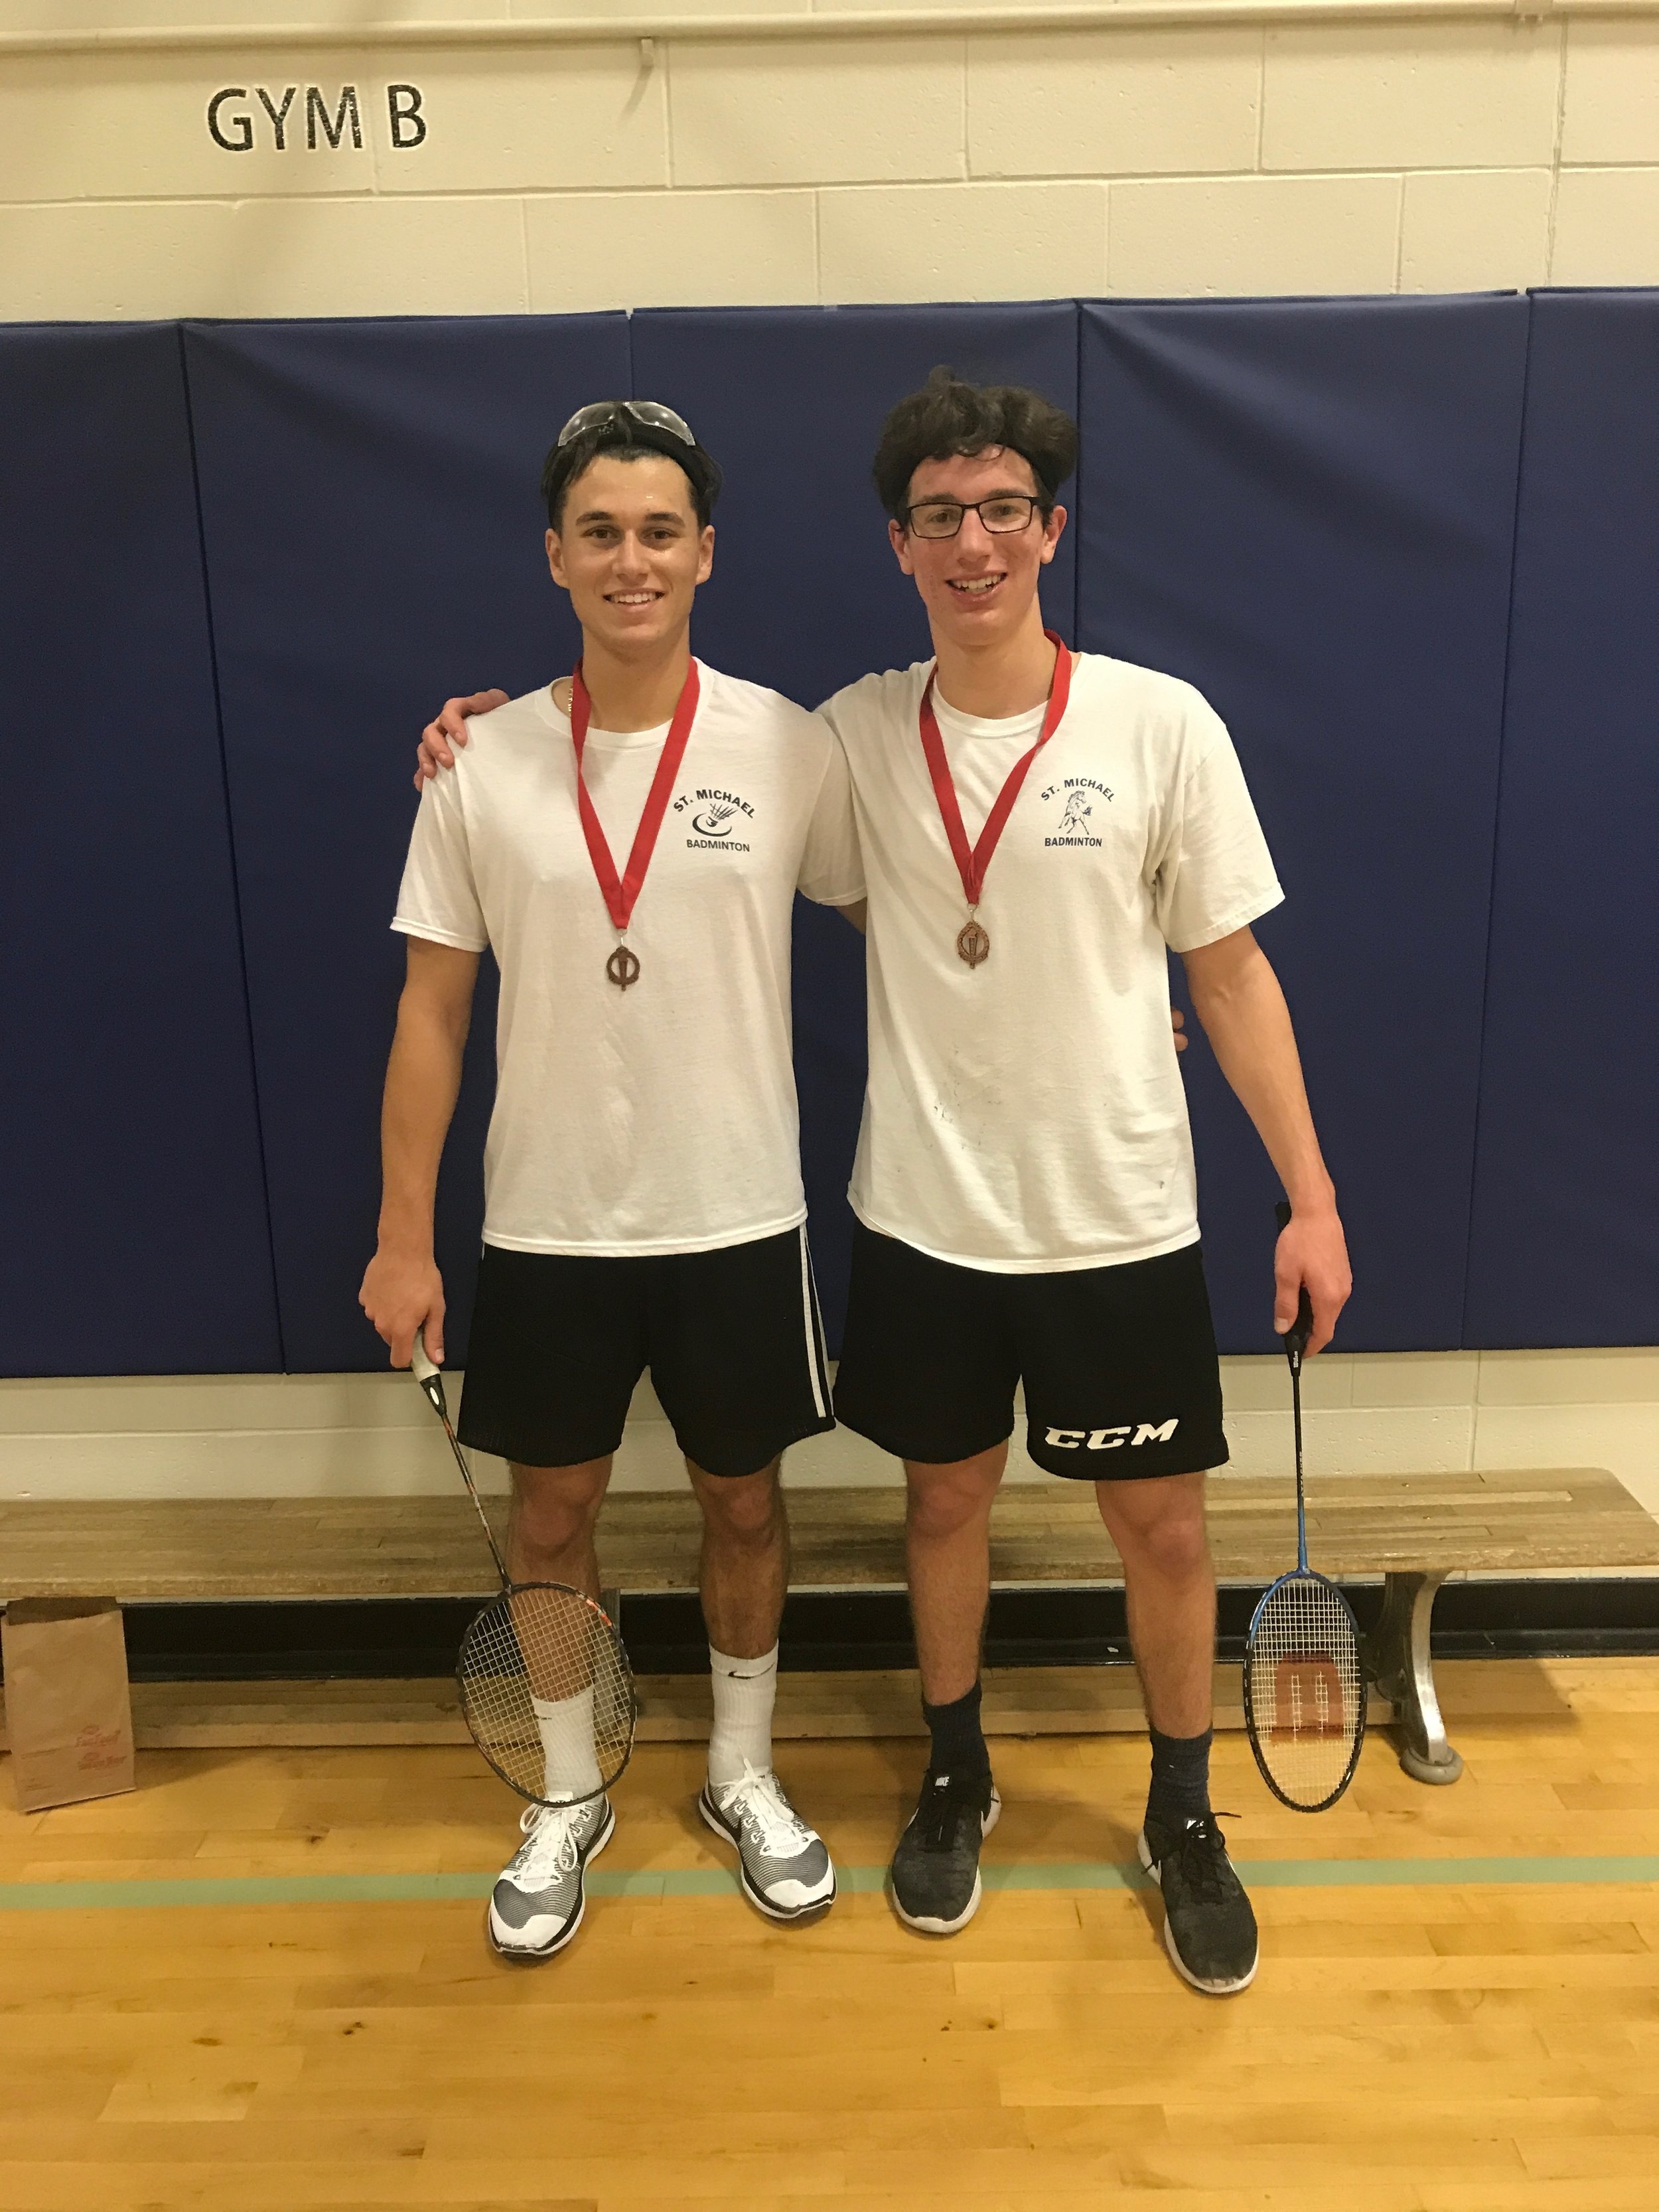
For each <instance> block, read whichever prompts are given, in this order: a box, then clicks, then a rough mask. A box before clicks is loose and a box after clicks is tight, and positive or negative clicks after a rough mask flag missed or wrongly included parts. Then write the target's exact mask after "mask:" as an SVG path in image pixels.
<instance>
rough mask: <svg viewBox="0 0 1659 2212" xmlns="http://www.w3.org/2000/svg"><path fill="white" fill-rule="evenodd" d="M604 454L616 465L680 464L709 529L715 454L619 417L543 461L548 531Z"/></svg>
mask: <svg viewBox="0 0 1659 2212" xmlns="http://www.w3.org/2000/svg"><path fill="white" fill-rule="evenodd" d="M601 453H604V454H605V456H606V457H607V459H611V460H613V461H654V460H658V459H664V460H670V461H673V462H674V463H676V464H677V465H678V467H680V468H681V469H683V470H684V471H685V477H686V481H687V483H689V484H690V487H691V504H692V506H693V507H695V508H696V515H697V527H698V528H699V529H700V530H706V529H707V528H708V518H709V517H710V515H711V514H713V513H714V501H716V500H717V499H718V498H719V497H720V481H721V479H720V463H719V462H718V461H717V460H716V459H714V455H713V454H712V453H705V452H704V451H703V449H702V447H701V446H688V445H687V444H686V443H685V442H684V440H683V439H680V438H677V437H675V436H674V435H673V434H672V432H671V431H668V430H659V429H657V428H654V427H653V425H652V424H651V423H648V422H632V421H630V420H629V418H628V417H627V416H613V417H612V418H611V421H610V422H596V423H595V424H594V426H593V428H592V429H591V430H584V431H582V432H581V433H580V435H579V436H577V437H574V438H573V439H572V440H571V441H570V443H569V444H568V446H555V447H553V449H552V451H551V452H550V453H549V454H548V457H547V459H545V460H544V462H543V463H542V497H543V498H544V500H545V501H547V523H548V527H549V529H550V530H557V529H558V528H559V526H560V518H561V516H562V514H563V513H564V501H565V495H566V494H567V493H568V490H569V489H570V487H571V485H572V484H573V483H575V481H576V479H577V477H580V476H581V475H582V474H583V473H584V471H586V469H587V468H589V467H590V466H591V465H592V463H593V462H594V461H596V460H597V459H599V455H600V454H601Z"/></svg>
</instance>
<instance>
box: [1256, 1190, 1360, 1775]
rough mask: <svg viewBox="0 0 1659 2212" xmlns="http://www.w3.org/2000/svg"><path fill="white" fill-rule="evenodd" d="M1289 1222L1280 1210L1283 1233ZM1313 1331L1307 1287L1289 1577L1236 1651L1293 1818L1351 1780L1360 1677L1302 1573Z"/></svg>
mask: <svg viewBox="0 0 1659 2212" xmlns="http://www.w3.org/2000/svg"><path fill="white" fill-rule="evenodd" d="M1290 1218H1291V1209H1290V1207H1289V1206H1286V1205H1284V1204H1283V1203H1281V1204H1280V1206H1279V1227H1280V1229H1281V1230H1282V1229H1283V1228H1284V1227H1285V1224H1286V1223H1287V1222H1288V1221H1289V1219H1290ZM1312 1332H1313V1304H1312V1301H1311V1300H1310V1297H1309V1296H1308V1292H1307V1289H1306V1286H1305V1285H1304V1288H1303V1291H1302V1296H1301V1300H1300V1303H1299V1305H1298V1307H1297V1316H1296V1319H1295V1321H1294V1322H1292V1323H1291V1327H1290V1328H1288V1329H1286V1331H1285V1338H1284V1343H1285V1358H1287V1359H1288V1360H1289V1362H1290V1368H1291V1405H1292V1408H1293V1411H1294V1414H1295V1420H1296V1549H1297V1564H1296V1566H1295V1569H1294V1570H1293V1571H1292V1572H1291V1573H1290V1574H1288V1575H1281V1576H1280V1577H1279V1580H1278V1581H1277V1582H1276V1583H1274V1584H1273V1588H1272V1589H1270V1590H1268V1591H1267V1592H1266V1594H1265V1595H1263V1597H1262V1600H1261V1604H1260V1605H1258V1606H1257V1607H1256V1609H1255V1615H1254V1617H1253V1618H1252V1620H1251V1622H1250V1632H1249V1637H1248V1638H1247V1639H1246V1642H1245V1645H1244V1726H1245V1729H1246V1731H1247V1733H1248V1734H1249V1739H1250V1749H1251V1750H1252V1751H1253V1752H1254V1753H1255V1763H1256V1765H1258V1766H1259V1767H1260V1768H1261V1777H1262V1779H1263V1781H1264V1782H1266V1784H1267V1787H1268V1789H1269V1790H1272V1791H1273V1795H1274V1796H1275V1797H1277V1798H1278V1799H1279V1801H1280V1802H1281V1803H1283V1804H1285V1805H1288V1806H1290V1807H1291V1809H1292V1810H1293V1811H1295V1812H1297V1813H1322V1812H1323V1811H1324V1810H1325V1808H1327V1807H1328V1806H1330V1805H1334V1804H1335V1802H1336V1801H1337V1799H1338V1798H1339V1797H1340V1796H1341V1795H1342V1793H1343V1791H1344V1790H1346V1788H1347V1786H1348V1784H1349V1783H1350V1782H1351V1781H1352V1778H1353V1771H1354V1768H1355V1766H1356V1765H1358V1760H1359V1747H1360V1745H1361V1743H1362V1742H1363V1741H1364V1735H1365V1675H1364V1668H1363V1667H1362V1666H1361V1665H1360V1661H1359V1631H1358V1627H1357V1626H1355V1623H1354V1617H1353V1614H1352V1612H1351V1611H1350V1610H1349V1607H1348V1601H1347V1600H1346V1598H1345V1597H1344V1596H1343V1595H1342V1593H1341V1591H1340V1589H1338V1588H1337V1586H1336V1584H1335V1583H1333V1582H1328V1581H1327V1579H1326V1577H1324V1576H1323V1575H1316V1574H1315V1573H1314V1572H1313V1571H1312V1569H1311V1568H1310V1566H1309V1565H1308V1518H1307V1508H1306V1504H1305V1502H1304V1495H1303V1474H1302V1360H1303V1355H1304V1352H1306V1351H1307V1348H1308V1339H1309V1337H1310V1335H1311V1334H1312Z"/></svg>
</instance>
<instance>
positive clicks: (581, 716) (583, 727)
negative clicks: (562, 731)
mask: <svg viewBox="0 0 1659 2212" xmlns="http://www.w3.org/2000/svg"><path fill="white" fill-rule="evenodd" d="M697 690H698V685H697V664H696V661H695V660H694V661H692V662H691V664H690V666H689V667H688V668H687V670H686V671H685V682H684V685H683V686H682V688H681V690H680V702H679V704H678V707H676V708H675V709H674V719H673V720H672V721H671V722H670V724H669V725H668V735H667V737H666V738H665V739H664V740H663V748H662V758H661V759H660V760H659V762H658V763H657V772H656V774H655V775H653V777H652V779H651V788H650V790H649V791H648V792H647V793H646V799H645V811H644V812H643V813H642V814H641V817H640V826H639V828H638V829H636V830H635V833H634V849H633V851H632V852H631V853H629V856H628V872H627V873H626V874H625V875H624V876H623V878H621V880H620V881H618V879H617V864H616V862H615V861H614V860H612V859H611V848H610V846H609V845H608V844H607V843H606V842H605V831H604V829H603V828H602V827H601V826H600V823H599V815H598V814H597V812H596V811H594V806H593V802H592V799H590V798H589V797H588V795H587V786H586V783H585V782H584V781H583V780H582V748H583V747H584V745H586V743H587V726H588V723H589V722H590V721H591V720H592V715H593V702H592V700H591V699H590V698H589V697H588V696H587V686H586V684H584V683H583V681H582V665H581V663H580V660H579V661H578V662H577V663H576V666H575V669H574V672H573V674H572V676H571V678H570V737H571V742H572V744H574V746H575V748H576V805H577V807H578V808H579V810H580V814H581V817H582V835H583V836H585V837H586V840H587V852H588V857H589V859H590V860H592V863H593V872H594V874H595V875H596V876H597V877H598V878H599V889H600V890H602V891H603V892H604V894H605V905H606V907H607V908H609V909H610V913H611V921H613V922H614V923H615V924H616V926H617V930H618V931H622V930H624V929H626V928H627V927H628V923H629V916H630V915H632V914H633V911H634V902H635V899H637V898H638V896H639V895H640V889H641V885H642V884H643V883H644V882H645V872H646V870H647V868H648V867H649V866H650V865H651V855H652V853H653V850H654V849H655V847H656V842H657V832H658V830H659V829H661V828H662V818H663V816H664V815H665V813H666V812H667V811H668V794H669V793H670V792H671V790H672V789H673V787H674V779H675V777H676V776H677V775H678V774H679V772H680V763H681V761H682V760H684V757H685V741H686V739H687V738H689V737H690V734H691V722H692V718H693V716H694V715H695V714H696V711H697Z"/></svg>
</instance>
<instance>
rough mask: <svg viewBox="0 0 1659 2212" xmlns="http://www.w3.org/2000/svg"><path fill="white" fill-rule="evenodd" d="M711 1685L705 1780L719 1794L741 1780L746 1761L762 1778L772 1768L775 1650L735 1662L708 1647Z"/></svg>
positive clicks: (721, 1652) (775, 1679) (776, 1677)
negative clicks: (711, 1709)
mask: <svg viewBox="0 0 1659 2212" xmlns="http://www.w3.org/2000/svg"><path fill="white" fill-rule="evenodd" d="M708 1671H709V1673H710V1674H711V1675H712V1676H713V1678H714V1728H713V1729H711V1730H710V1732H709V1737H708V1779H709V1780H710V1781H711V1782H712V1783H713V1784H714V1787H715V1788H716V1789H717V1790H720V1789H724V1788H725V1786H726V1784H727V1783H729V1782H740V1781H741V1780H742V1778H743V1763H744V1759H747V1760H748V1762H749V1764H750V1765H751V1766H752V1767H754V1768H755V1769H756V1771H757V1772H758V1773H761V1774H764V1773H765V1772H766V1771H767V1770H768V1768H769V1766H770V1765H771V1764H772V1707H773V1705H774V1703H775V1700H776V1698H777V1694H778V1647H777V1645H776V1644H774V1645H773V1646H772V1649H771V1650H769V1651H768V1652H765V1653H763V1656H761V1657H760V1658H758V1659H733V1658H732V1656H731V1655H730V1653H729V1652H726V1651H716V1650H715V1649H714V1645H713V1644H710V1645H709V1647H708Z"/></svg>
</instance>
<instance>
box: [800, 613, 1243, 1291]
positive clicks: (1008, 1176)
mask: <svg viewBox="0 0 1659 2212" xmlns="http://www.w3.org/2000/svg"><path fill="white" fill-rule="evenodd" d="M931 665H932V664H931V663H930V662H926V661H922V662H918V663H917V664H916V665H915V666H914V667H911V668H907V669H895V670H892V671H889V672H888V673H887V674H885V675H880V676H866V677H865V678H863V679H862V681H861V682H860V683H857V684H851V685H849V687H848V689H847V690H844V691H841V692H837V694H836V696H835V697H834V698H833V699H831V700H830V701H829V702H828V703H827V705H825V706H824V707H823V708H820V709H819V712H820V713H821V714H823V716H824V718H825V720H827V721H829V724H830V725H831V726H832V727H833V728H834V729H835V731H836V733H837V735H838V736H839V737H840V738H841V740H842V744H843V745H844V746H845V748H846V752H847V759H848V768H849V769H850V771H851V774H852V779H853V797H854V810H855V812H856V815H857V817H858V830H859V842H860V846H861V848H862V852H863V860H864V871H865V878H866V884H867V886H868V894H869V901H870V910H869V937H868V942H869V984H870V1082H869V1089H868V1091H867V1092H866V1097H865V1107H864V1121H863V1126H862V1127H861V1129H860V1133H859V1148H858V1158H857V1160H856V1162H855V1164H854V1170H853V1182H852V1188H851V1191H850V1193H849V1196H850V1197H851V1200H852V1202H853V1210H854V1212H855V1213H856V1214H857V1215H858V1217H859V1218H860V1220H861V1221H862V1222H864V1223H865V1224H866V1226H867V1227H869V1228H871V1229H875V1230H878V1231H882V1232H883V1233H884V1234H885V1235H887V1236H890V1237H900V1238H902V1240H903V1241H904V1243H907V1244H911V1245H914V1246H915V1247H916V1248H917V1249H919V1250H921V1251H924V1252H928V1253H931V1254H933V1255H934V1256H935V1257H936V1258H939V1259H942V1260H951V1261H957V1263H959V1264H961V1265H963V1266H966V1267H984V1268H989V1269H992V1270H994V1271H995V1272H999V1273H1009V1274H1024V1273H1032V1274H1035V1273H1048V1272H1050V1271H1054V1270H1058V1269H1063V1268H1069V1267H1104V1266H1108V1265H1115V1264H1122V1263H1126V1262H1127V1261H1134V1260H1146V1259H1151V1258H1152V1257H1154V1256H1155V1255H1158V1254H1159V1253H1163V1252H1172V1251H1175V1250H1177V1249H1179V1248H1180V1247H1181V1246H1182V1245H1184V1244H1190V1243H1194V1241H1195V1240H1196V1238H1197V1236H1198V1200H1197V1187H1196V1179H1195V1176H1194V1167H1193V1150H1192V1139H1191V1134H1190V1132H1189V1130H1188V1121H1187V1101H1186V1097H1185V1093H1184V1091H1183V1089H1182V1079H1181V1074H1180V1069H1179V1065H1178V1063H1177V1061H1176V1050H1175V1044H1174V1040H1173V1038H1172V1036H1171V1033H1170V991H1169V972H1168V966H1167V962H1166V958H1165V947H1166V946H1169V947H1173V949H1174V950H1175V951H1177V952H1190V951H1194V949H1195V948H1196V947H1197V946H1199V945H1209V944H1212V943H1213V942H1214V941H1215V940H1216V939H1218V938H1221V937H1225V936H1226V935H1228V933H1230V932H1231V931H1233V930H1236V929H1240V928H1243V926H1244V925H1245V924H1246V923H1247V922H1250V921H1255V919H1256V917H1257V916H1258V915H1262V914H1265V913H1266V912H1267V910H1268V908H1271V907H1274V906H1277V905H1278V904H1279V901H1280V899H1281V898H1282V896H1284V894H1283V893H1282V892H1281V890H1279V883H1278V879H1277V878H1276V877H1275V875H1274V873H1273V862H1272V860H1271V859H1270V858H1269V856H1268V853H1267V843H1266V841H1265V840H1264V838H1263V836H1262V835H1261V825H1260V824H1259V823H1258V822H1257V820H1256V817H1255V809H1254V808H1253V807H1252V805H1251V804H1250V799H1249V793H1248V792H1247V791H1246V789H1245V787H1244V778H1243V773H1242V772H1241V770H1240V768H1239V765H1238V760H1237V756H1236V754H1235V753H1234V751H1233V748H1232V744H1231V740H1230V739H1229V738H1228V735H1227V732H1226V730H1225V727H1224V726H1223V724H1222V723H1221V721H1220V720H1219V719H1218V717H1217V715H1216V714H1215V713H1214V712H1213V710H1212V708H1210V707H1209V706H1208V705H1206V702H1205V701H1204V700H1203V698H1202V697H1200V695H1199V693H1198V692H1196V691H1195V690H1193V688H1192V686H1191V685H1190V684H1183V683H1181V682H1180V681H1178V680H1177V679H1176V678H1174V677H1170V676H1160V675H1158V674H1157V673H1155V672H1154V671H1152V670H1151V669H1146V668H1137V667H1134V666H1133V665H1131V664H1130V663H1128V662H1127V661H1121V660H1110V659H1106V658H1104V657H1103V655H1101V654H1097V653H1085V654H1083V655H1081V656H1080V657H1079V659H1078V661H1077V663H1076V665H1075V668H1074V670H1073V678H1072V689H1071V696H1070V700H1069V702H1068V704H1067V707H1066V714H1065V717H1064V719H1063V720H1062V721H1061V722H1060V727H1059V728H1058V729H1057V730H1056V731H1055V732H1054V736H1053V737H1052V738H1050V739H1049V741H1048V744H1046V745H1045V746H1044V747H1043V749H1042V751H1041V752H1040V753H1039V754H1038V755H1037V757H1036V760H1035V761H1033V763H1031V767H1030V771H1029V773H1028V774H1027V776H1026V779H1025V782H1024V787H1023V788H1022V789H1021V792H1020V794H1019V797H1018V799H1017V800H1016V801H1015V804H1014V808H1013V811H1012V814H1011V815H1010V816H1009V817H1008V821H1007V823H1006V826H1005V828H1004V830H1003V833H1002V838H1001V842H1000V843H999V845H998V846H997V848H996V854H995V857H994V860H992V861H991V864H990V866H989V868H988V870H987V874H986V879H985V889H984V896H983V899H982V900H981V905H980V909H979V919H980V921H981V924H982V925H983V926H984V927H985V928H986V930H987V932H988V933H989V936H990V939H991V951H990V956H989V957H988V958H987V960H986V961H985V963H983V965H982V966H981V967H979V968H977V969H969V968H968V967H967V966H966V965H964V963H963V961H962V960H961V959H960V958H959V957H958V956H957V949H956V939H957V931H958V930H959V929H960V928H961V927H962V925H963V922H964V921H966V919H967V904H966V901H965V899H964V897H963V889H962V878H960V876H959V875H958V874H957V867H956V863H955V861H954V860H953V859H952V858H951V848H950V846H949V843H948V842H947V841H946V838H945V825H944V823H943V822H942V821H941V820H940V817H939V802H938V800H937V799H936V798H935V797H934V794H933V782H932V780H931V778H930V777H929V775H928V772H927V759H926V757H925V755H924V754H923V751H922V748H921V734H920V731H919V728H918V723H917V714H918V709H919V708H920V706H921V694H922V688H923V685H924V684H925V683H926V681H927V674H928V670H929V668H930V667H931ZM933 697H934V705H935V708H936V709H937V712H938V715H939V731H940V734H941V736H942V738H943V739H944V744H945V757H946V758H947V759H948V761H949V762H950V764H951V775H952V777H953V779H954V781H955V783H956V787H957V799H958V800H959V802H960V805H961V807H962V815H963V824H964V827H965V829H966V830H967V835H968V842H969V845H970V846H972V845H974V844H975V843H976V842H978V838H979V833H980V830H981V828H982V827H983V824H984V822H985V817H986V816H987V814H988V813H989V811H990V810H991V806H992V804H993V802H994V799H995V798H996V795H997V793H998V792H999V791H1000V789H1001V787H1002V784H1003V781H1004V779H1005V777H1006V775H1007V774H1008V771H1009V769H1011V768H1012V766H1013V765H1014V763H1015V762H1016V761H1017V760H1018V758H1019V757H1020V755H1021V754H1022V753H1023V752H1024V751H1025V750H1027V749H1028V748H1029V747H1030V745H1031V744H1033V743H1034V741H1035V740H1036V736H1037V733H1038V732H1039V731H1040V730H1041V728H1042V709H1041V708H1036V709H1035V710H1034V711H1033V712H1031V713H1030V714H1021V715H1017V716H1014V717H1012V718H1011V719H1009V720H1002V721H980V720H973V719H971V718H969V716H967V715H964V714H957V713H955V712H954V711H953V710H952V709H951V707H950V706H949V705H948V704H947V703H946V702H945V701H944V700H943V699H941V698H940V697H939V692H938V690H937V688H935V690H934V695H933Z"/></svg>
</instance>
